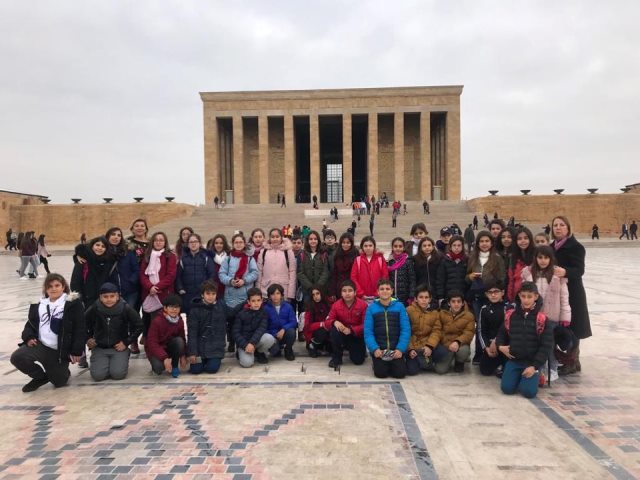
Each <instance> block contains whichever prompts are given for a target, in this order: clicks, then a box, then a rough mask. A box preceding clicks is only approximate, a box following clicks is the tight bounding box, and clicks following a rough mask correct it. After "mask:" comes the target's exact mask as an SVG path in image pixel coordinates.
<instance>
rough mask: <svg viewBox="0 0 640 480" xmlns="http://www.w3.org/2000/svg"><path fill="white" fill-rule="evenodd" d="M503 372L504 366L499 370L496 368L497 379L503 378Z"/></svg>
mask: <svg viewBox="0 0 640 480" xmlns="http://www.w3.org/2000/svg"><path fill="white" fill-rule="evenodd" d="M503 371H504V367H503V366H502V365H500V366H498V368H496V377H498V378H502V372H503Z"/></svg>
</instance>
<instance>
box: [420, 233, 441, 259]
mask: <svg viewBox="0 0 640 480" xmlns="http://www.w3.org/2000/svg"><path fill="white" fill-rule="evenodd" d="M425 242H431V245H433V251H432V252H431V263H432V264H433V263H440V260H442V254H441V253H440V251H439V250H438V249H437V248H436V242H434V241H433V238H431V237H422V238H421V239H420V242H419V243H418V253H416V254H415V255H414V256H413V261H414V262H416V263H417V264H419V265H423V264H425V263H428V262H429V257H427V256H426V255H425V254H424V253H423V252H422V245H424V243H425Z"/></svg>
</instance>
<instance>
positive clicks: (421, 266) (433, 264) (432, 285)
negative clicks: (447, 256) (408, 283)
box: [413, 252, 443, 294]
mask: <svg viewBox="0 0 640 480" xmlns="http://www.w3.org/2000/svg"><path fill="white" fill-rule="evenodd" d="M442 258H443V257H442V255H441V254H439V253H435V252H434V253H432V254H431V256H430V257H429V260H427V261H426V262H422V261H420V260H419V257H418V256H417V255H416V256H414V257H413V270H414V272H415V273H416V285H426V286H428V287H429V290H431V291H432V292H434V294H435V291H436V285H437V281H438V280H437V279H438V268H440V264H441V263H442Z"/></svg>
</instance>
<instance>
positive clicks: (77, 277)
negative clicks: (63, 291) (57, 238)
mask: <svg viewBox="0 0 640 480" xmlns="http://www.w3.org/2000/svg"><path fill="white" fill-rule="evenodd" d="M82 247H83V248H82V249H81V250H78V249H76V256H77V255H79V256H81V257H82V258H84V259H85V260H86V262H85V263H79V262H76V264H75V265H74V266H73V271H72V273H71V282H70V285H69V286H70V287H71V290H73V291H74V292H78V293H80V295H81V296H82V302H83V303H84V305H85V307H86V308H89V307H90V306H91V305H92V304H93V303H94V302H95V301H96V300H98V296H99V295H98V291H99V290H100V287H101V286H102V285H103V284H104V283H106V282H108V281H109V277H110V276H111V274H112V273H113V271H114V270H115V260H114V259H113V257H112V256H111V255H110V254H107V253H105V254H104V255H101V256H99V257H98V256H97V255H96V254H95V253H93V251H91V250H90V249H89V248H84V247H85V245H82Z"/></svg>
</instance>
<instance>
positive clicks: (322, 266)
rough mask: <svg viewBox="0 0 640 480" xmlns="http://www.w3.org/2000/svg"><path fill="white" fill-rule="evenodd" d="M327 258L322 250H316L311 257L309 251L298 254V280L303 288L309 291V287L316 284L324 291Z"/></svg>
mask: <svg viewBox="0 0 640 480" xmlns="http://www.w3.org/2000/svg"><path fill="white" fill-rule="evenodd" d="M328 262H329V259H328V257H327V255H326V253H324V252H320V251H319V252H317V253H316V254H315V256H314V257H313V258H311V253H310V252H308V251H306V250H305V251H303V252H302V253H301V254H300V265H299V267H298V281H299V282H300V285H301V286H302V288H303V289H304V290H305V292H307V293H310V290H311V287H313V286H314V285H315V286H318V287H320V288H323V289H324V290H325V291H326V288H327V284H328V283H329V266H328Z"/></svg>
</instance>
